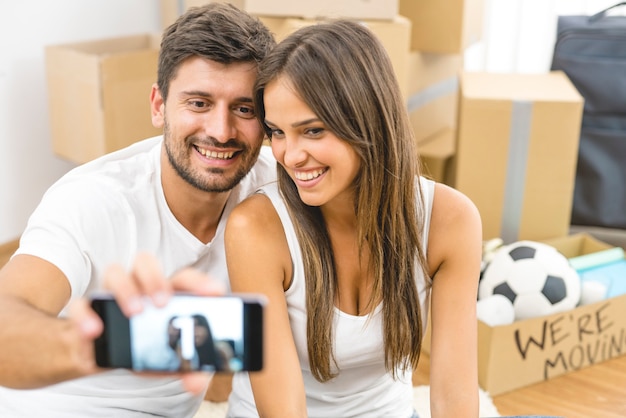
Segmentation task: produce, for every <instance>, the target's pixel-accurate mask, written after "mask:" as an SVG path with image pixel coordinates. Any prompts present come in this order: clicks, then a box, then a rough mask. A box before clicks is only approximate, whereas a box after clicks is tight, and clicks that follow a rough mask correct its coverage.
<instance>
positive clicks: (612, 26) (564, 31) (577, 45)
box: [551, 2, 626, 229]
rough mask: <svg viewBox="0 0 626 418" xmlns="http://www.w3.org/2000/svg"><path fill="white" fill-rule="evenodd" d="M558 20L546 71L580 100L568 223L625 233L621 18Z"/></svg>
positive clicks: (625, 52)
mask: <svg viewBox="0 0 626 418" xmlns="http://www.w3.org/2000/svg"><path fill="white" fill-rule="evenodd" d="M624 5H626V2H622V3H618V4H616V5H614V6H611V7H609V8H608V9H606V10H603V11H602V12H600V13H597V14H595V15H593V16H559V19H558V25H557V39H556V43H555V46H554V55H553V58H552V66H551V69H552V70H561V71H563V72H565V74H567V76H568V77H569V78H570V80H571V82H572V83H573V84H574V86H575V87H576V88H577V89H578V91H579V92H580V94H581V95H582V96H583V98H584V100H585V105H584V111H583V119H582V126H581V135H580V147H579V152H578V166H577V169H576V181H575V186H574V200H573V205H572V219H571V223H572V225H588V226H601V227H608V228H620V229H626V16H608V15H607V12H608V11H609V10H611V9H613V8H615V7H618V6H624Z"/></svg>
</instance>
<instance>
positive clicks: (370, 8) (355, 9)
mask: <svg viewBox="0 0 626 418" xmlns="http://www.w3.org/2000/svg"><path fill="white" fill-rule="evenodd" d="M398 1H399V0H341V1H338V0H315V1H293V0H245V10H246V11H248V12H250V13H252V14H256V15H259V16H275V17H301V18H305V19H316V18H321V17H331V18H336V17H344V18H352V19H363V20H393V19H395V18H396V16H397V15H398V10H399V9H398Z"/></svg>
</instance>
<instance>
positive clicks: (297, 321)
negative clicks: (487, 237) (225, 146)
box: [226, 21, 481, 418]
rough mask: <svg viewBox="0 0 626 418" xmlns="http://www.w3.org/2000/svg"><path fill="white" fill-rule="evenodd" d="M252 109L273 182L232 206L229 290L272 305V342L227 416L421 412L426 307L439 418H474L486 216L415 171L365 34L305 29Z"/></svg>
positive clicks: (260, 88) (401, 116) (266, 70)
mask: <svg viewBox="0 0 626 418" xmlns="http://www.w3.org/2000/svg"><path fill="white" fill-rule="evenodd" d="M255 107H256V109H257V112H258V117H259V119H260V121H261V122H262V123H263V125H264V126H265V128H266V132H267V134H268V137H269V139H270V140H271V147H272V152H273V154H274V156H275V157H276V159H277V161H278V178H279V180H278V183H277V184H271V185H268V186H266V187H264V188H262V189H261V190H260V191H259V193H258V194H255V195H253V196H251V197H250V198H249V199H248V200H246V201H244V202H243V203H242V204H241V205H240V206H239V207H238V208H236V209H235V211H233V213H232V214H231V216H230V218H229V220H228V224H227V229H226V254H227V262H228V270H229V274H230V279H231V285H232V289H233V291H236V292H258V293H263V294H265V295H266V296H267V297H268V300H269V303H268V305H267V310H266V334H265V338H266V342H267V343H266V348H265V350H266V351H265V364H264V369H263V371H262V372H259V373H254V374H250V375H249V379H248V376H247V375H237V376H236V378H235V381H234V383H233V393H232V395H231V398H230V411H229V415H230V416H236V417H241V416H257V414H258V415H260V416H270V417H279V416H287V417H296V416H302V417H304V416H309V417H331V416H332V417H346V416H355V417H356V416H358V417H365V416H372V417H403V418H409V417H412V416H415V412H414V410H413V407H412V393H413V392H412V385H411V370H412V369H413V368H415V367H416V366H417V362H418V359H419V355H420V348H421V341H422V336H423V332H424V329H425V326H426V321H427V318H426V314H427V312H428V303H429V301H430V303H431V310H432V339H431V340H432V341H431V342H432V347H431V376H430V384H431V411H432V412H431V413H432V416H433V417H437V416H445V417H452V416H453V417H470V416H471V417H475V416H477V415H478V383H477V364H476V362H477V359H476V356H477V354H476V313H475V309H476V294H477V285H478V277H479V271H480V258H481V224H480V218H479V215H478V212H477V210H476V208H475V206H474V205H473V204H472V203H471V202H470V201H469V200H468V199H467V198H466V197H465V196H463V195H462V194H460V193H459V192H457V191H455V190H453V189H451V188H449V187H446V186H445V185H442V184H435V183H434V182H432V181H430V180H427V179H425V178H423V177H421V176H420V173H419V164H418V158H417V153H416V152H417V151H416V147H415V140H414V138H413V136H412V132H411V128H410V125H409V122H408V116H407V113H406V109H405V105H404V102H403V100H402V97H401V94H400V91H399V88H398V85H397V81H396V80H395V77H394V72H393V68H392V65H391V63H390V60H389V58H388V56H387V55H386V52H385V50H384V48H383V47H382V46H381V44H380V43H379V42H378V40H377V39H376V37H375V36H374V35H373V34H372V33H371V32H370V31H369V30H368V29H366V28H365V27H364V26H362V25H360V24H358V23H353V22H349V21H335V22H331V23H325V24H319V25H316V26H310V27H306V28H303V29H300V30H299V31H297V32H295V33H293V34H292V35H291V36H289V37H288V38H287V39H285V40H284V41H283V42H282V43H281V44H279V46H278V47H276V48H275V49H274V50H273V51H272V52H271V53H270V54H269V56H268V57H267V58H266V59H265V60H264V61H263V62H262V64H261V67H260V73H259V78H258V80H257V83H256V86H255ZM257 410H258V412H257Z"/></svg>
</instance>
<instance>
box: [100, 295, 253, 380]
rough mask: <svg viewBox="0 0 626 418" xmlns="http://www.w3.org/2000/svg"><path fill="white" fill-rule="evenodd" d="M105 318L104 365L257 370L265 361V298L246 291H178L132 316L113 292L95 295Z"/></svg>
mask: <svg viewBox="0 0 626 418" xmlns="http://www.w3.org/2000/svg"><path fill="white" fill-rule="evenodd" d="M92 307H93V309H94V310H95V311H96V312H97V313H98V314H99V315H100V317H101V318H102V321H103V322H104V332H103V333H102V335H101V336H100V337H99V338H98V339H96V341H95V351H96V363H97V364H98V366H100V367H116V368H129V369H133V370H136V371H158V372H184V371H197V370H208V371H230V372H237V371H242V370H246V371H256V370H260V369H261V367H262V364H263V341H262V340H263V319H262V318H263V317H262V314H263V303H262V301H261V299H256V298H252V297H242V296H219V297H200V296H192V295H176V296H174V297H173V298H172V299H171V300H170V302H169V303H168V304H167V306H165V307H163V308H156V307H154V306H153V305H152V304H151V303H149V302H146V303H145V304H144V310H143V312H141V313H140V314H138V315H135V316H133V317H132V318H130V319H128V318H126V317H125V316H124V314H123V313H122V312H121V311H120V309H119V307H118V305H117V303H116V302H115V300H114V299H112V298H111V297H109V296H99V297H95V298H93V299H92Z"/></svg>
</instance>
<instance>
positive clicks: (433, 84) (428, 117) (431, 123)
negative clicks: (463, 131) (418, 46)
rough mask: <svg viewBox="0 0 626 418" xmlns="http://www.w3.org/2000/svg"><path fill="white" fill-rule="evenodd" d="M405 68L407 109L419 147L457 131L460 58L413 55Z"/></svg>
mask: <svg viewBox="0 0 626 418" xmlns="http://www.w3.org/2000/svg"><path fill="white" fill-rule="evenodd" d="M408 65H409V68H408V87H407V90H408V99H407V109H408V111H409V117H410V121H411V126H412V127H413V133H414V134H415V139H416V140H417V142H418V144H419V143H421V142H423V141H425V140H427V139H428V138H431V137H432V136H433V135H435V134H436V133H438V132H441V131H442V130H444V129H454V128H455V127H456V123H457V116H458V102H459V76H460V73H461V71H462V70H463V57H462V56H461V55H459V54H431V53H422V52H417V51H412V52H410V53H409V57H408Z"/></svg>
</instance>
